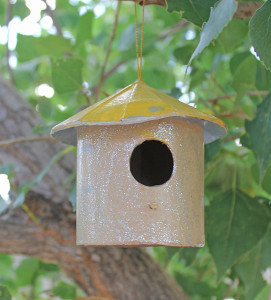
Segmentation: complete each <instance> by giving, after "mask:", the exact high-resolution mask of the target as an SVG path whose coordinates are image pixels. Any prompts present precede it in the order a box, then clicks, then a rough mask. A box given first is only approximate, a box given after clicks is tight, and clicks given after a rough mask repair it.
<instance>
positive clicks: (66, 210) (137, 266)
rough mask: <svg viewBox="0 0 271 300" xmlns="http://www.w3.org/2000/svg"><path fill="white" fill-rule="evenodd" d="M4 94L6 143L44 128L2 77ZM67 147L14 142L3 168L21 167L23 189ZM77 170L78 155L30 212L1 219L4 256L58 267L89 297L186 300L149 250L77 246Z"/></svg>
mask: <svg viewBox="0 0 271 300" xmlns="http://www.w3.org/2000/svg"><path fill="white" fill-rule="evenodd" d="M0 90H1V93H0V121H1V122H0V139H1V140H6V139H7V137H8V138H9V139H10V138H18V137H20V136H26V135H27V134H28V133H29V132H30V131H31V130H32V129H33V128H34V127H35V126H36V125H38V124H42V120H41V119H40V117H39V116H38V115H37V113H36V112H35V111H34V110H32V109H31V107H30V106H29V105H28V104H27V103H26V102H24V101H23V100H22V98H21V97H20V96H19V95H18V94H17V93H16V92H15V90H14V89H13V88H12V87H11V86H10V85H9V84H7V83H6V82H5V81H3V80H2V79H1V78H0ZM62 149H63V147H62V146H61V145H60V144H59V143H48V141H40V142H38V143H22V144H14V145H11V146H9V147H8V148H2V149H1V151H0V164H1V163H13V164H14V165H16V167H17V168H18V169H19V171H18V172H17V173H16V175H15V178H14V180H13V181H14V183H15V184H16V185H21V184H23V183H25V182H29V181H30V180H32V179H34V178H35V176H37V174H39V173H40V172H41V170H43V169H44V167H45V166H46V165H47V164H48V162H49V161H50V160H51V159H52V157H53V156H54V155H55V154H56V153H58V152H59V151H61V150H62ZM75 168H76V166H75V157H74V156H73V154H71V153H70V154H67V155H66V156H65V157H63V158H62V159H61V160H59V161H58V162H57V163H56V164H55V165H54V166H53V167H52V168H51V169H50V170H49V172H48V173H47V174H46V176H45V177H44V179H43V180H42V182H40V184H39V185H38V186H36V187H33V189H32V191H31V192H29V193H28V194H27V197H26V201H25V204H26V205H27V209H28V213H26V211H25V210H23V209H22V208H18V209H14V210H7V211H6V212H5V213H4V214H3V215H2V216H1V217H0V252H2V253H10V254H13V253H14V254H25V255H29V256H35V257H40V258H42V259H44V260H46V261H51V262H55V263H58V264H59V265H60V266H61V268H62V269H64V270H65V271H66V272H67V274H68V275H69V276H70V277H71V278H73V280H74V281H75V282H76V283H77V284H78V285H79V286H81V288H82V289H83V290H84V291H85V292H86V293H87V295H88V296H96V297H103V298H105V299H107V300H111V299H116V300H122V299H123V300H124V299H125V300H138V299H140V300H149V299H150V300H152V299H153V300H163V299H164V300H181V299H187V297H186V296H185V295H184V293H183V291H182V290H181V288H180V287H179V285H178V284H177V283H176V282H174V281H173V280H172V279H171V278H170V277H169V276H168V275H167V274H166V273H165V271H164V270H163V269H162V268H161V267H160V266H159V265H158V264H157V262H155V261H154V260H153V258H151V257H150V256H149V254H148V253H147V252H146V250H145V249H140V248H128V249H124V248H114V247H106V248H93V247H77V246H76V245H75V214H74V212H73V211H72V207H71V205H70V203H69V202H68V192H67V189H65V188H63V186H64V183H65V181H66V180H67V178H68V176H69V175H70V174H71V173H72V172H74V170H75ZM29 212H31V215H34V216H35V220H36V221H37V220H38V224H40V225H39V226H38V225H37V222H35V221H33V220H34V218H33V217H31V216H30V214H29Z"/></svg>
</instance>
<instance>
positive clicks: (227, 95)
mask: <svg viewBox="0 0 271 300" xmlns="http://www.w3.org/2000/svg"><path fill="white" fill-rule="evenodd" d="M270 93H271V92H270V91H250V92H247V93H246V96H250V97H254V96H260V97H264V96H267V95H268V94H270ZM235 97H237V94H225V95H221V96H217V97H215V98H211V99H206V100H205V101H207V102H212V103H214V104H216V103H217V102H218V101H219V100H223V99H230V98H235Z"/></svg>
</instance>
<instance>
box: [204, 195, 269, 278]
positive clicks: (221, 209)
mask: <svg viewBox="0 0 271 300" xmlns="http://www.w3.org/2000/svg"><path fill="white" fill-rule="evenodd" d="M243 215H245V216H246V217H245V218H244V217H242V216H243ZM269 222H270V217H269V216H268V215H267V214H266V208H265V207H264V206H263V205H261V204H260V203H259V202H258V201H256V200H255V199H251V198H250V197H249V196H248V195H246V194H244V193H241V192H239V191H235V190H233V191H231V190H230V191H227V192H225V193H223V194H221V195H218V196H217V197H216V198H214V200H213V201H212V202H211V204H210V206H209V207H207V209H206V234H207V243H208V247H209V249H210V252H211V254H212V256H213V259H214V261H215V264H216V266H217V276H218V279H219V280H220V279H221V277H222V276H223V275H224V273H225V272H226V271H227V270H228V269H229V268H230V267H231V266H232V265H233V264H234V263H235V262H236V260H237V259H238V258H239V257H240V256H241V255H242V254H245V253H246V252H248V251H249V250H250V249H251V248H253V246H254V245H255V244H257V243H258V242H259V241H260V240H261V239H262V238H263V236H264V234H265V232H266V230H267V227H268V225H269ZM214 228H215V230H214Z"/></svg>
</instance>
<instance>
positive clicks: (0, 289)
mask: <svg viewBox="0 0 271 300" xmlns="http://www.w3.org/2000/svg"><path fill="white" fill-rule="evenodd" d="M0 299H1V300H11V294H10V292H9V290H8V288H7V287H6V286H3V285H0Z"/></svg>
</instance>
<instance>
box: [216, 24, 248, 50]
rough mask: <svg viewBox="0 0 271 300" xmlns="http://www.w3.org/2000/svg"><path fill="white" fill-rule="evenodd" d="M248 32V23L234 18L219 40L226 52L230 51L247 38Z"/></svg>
mask: <svg viewBox="0 0 271 300" xmlns="http://www.w3.org/2000/svg"><path fill="white" fill-rule="evenodd" d="M247 34H248V26H247V23H246V22H245V21H244V20H240V19H232V20H231V21H230V23H229V25H228V26H227V27H225V28H224V30H223V31H222V33H221V34H220V36H219V38H218V41H219V43H221V45H222V46H223V49H224V51H225V52H230V51H233V50H234V49H235V48H237V47H238V46H239V45H241V44H242V43H243V42H244V40H246V38H247Z"/></svg>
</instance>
